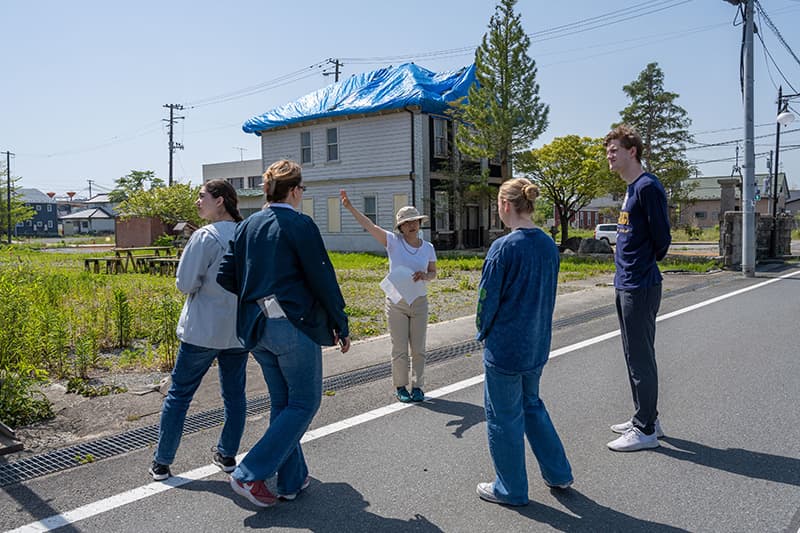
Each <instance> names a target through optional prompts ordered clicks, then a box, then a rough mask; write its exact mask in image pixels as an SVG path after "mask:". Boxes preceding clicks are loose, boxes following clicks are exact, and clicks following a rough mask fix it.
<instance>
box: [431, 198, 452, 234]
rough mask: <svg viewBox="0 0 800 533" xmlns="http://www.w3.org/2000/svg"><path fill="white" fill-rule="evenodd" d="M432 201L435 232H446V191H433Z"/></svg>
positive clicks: (448, 220) (447, 201) (448, 210)
mask: <svg viewBox="0 0 800 533" xmlns="http://www.w3.org/2000/svg"><path fill="white" fill-rule="evenodd" d="M433 201H434V202H435V203H436V215H435V219H434V220H435V223H436V231H448V230H449V229H450V198H449V195H448V194H447V191H435V192H434V193H433Z"/></svg>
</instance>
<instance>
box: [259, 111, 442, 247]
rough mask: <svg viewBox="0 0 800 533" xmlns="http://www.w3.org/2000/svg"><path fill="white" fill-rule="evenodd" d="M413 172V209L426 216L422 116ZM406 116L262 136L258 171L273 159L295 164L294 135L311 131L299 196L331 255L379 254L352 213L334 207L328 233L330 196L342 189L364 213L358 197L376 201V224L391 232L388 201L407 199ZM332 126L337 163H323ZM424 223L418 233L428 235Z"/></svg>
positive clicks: (408, 118) (347, 121)
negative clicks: (336, 219)
mask: <svg viewBox="0 0 800 533" xmlns="http://www.w3.org/2000/svg"><path fill="white" fill-rule="evenodd" d="M413 117H414V118H413V120H414V143H415V148H414V168H413V170H414V172H415V174H416V188H415V193H416V205H417V206H418V208H419V209H420V211H422V212H424V213H425V214H430V213H429V212H428V211H429V209H430V201H429V200H427V194H428V193H429V186H428V185H427V183H428V181H429V175H428V174H429V172H428V171H427V165H426V161H428V153H427V152H428V149H427V146H428V145H427V139H428V136H429V134H428V115H421V114H414V116H413ZM411 120H412V117H411V114H409V113H408V112H405V111H403V112H398V113H392V114H387V115H378V116H373V117H364V118H351V119H342V120H339V121H335V122H321V123H319V124H314V125H312V126H307V127H293V128H289V129H285V130H278V131H272V132H266V133H264V134H262V141H261V149H262V158H263V164H262V166H263V167H264V168H266V167H268V166H269V165H270V164H272V163H273V162H274V161H277V160H279V159H291V160H294V161H300V133H301V132H310V133H311V152H312V160H311V162H310V163H306V164H304V165H303V182H304V183H305V184H306V185H307V186H308V189H307V190H306V192H305V193H304V197H305V198H313V200H314V221H315V222H316V224H317V226H318V227H319V229H320V233H322V237H323V239H324V240H325V245H326V246H327V247H328V249H329V250H336V251H372V252H384V249H383V247H382V246H381V245H380V244H378V243H377V242H376V241H375V239H373V238H372V236H371V235H369V233H367V232H366V231H365V230H364V229H362V228H361V226H359V225H358V223H357V222H356V221H355V219H353V217H352V215H350V213H348V212H347V211H346V210H344V209H342V207H341V204H340V203H338V202H337V203H336V204H332V205H337V207H338V209H340V220H341V231H339V232H330V231H329V230H328V205H329V201H328V200H329V199H330V198H337V199H338V197H339V190H340V189H345V190H346V191H347V193H348V195H349V196H350V199H351V201H352V202H353V205H355V206H356V207H357V208H358V209H359V210H361V211H363V210H364V197H365V196H375V197H376V200H377V210H378V225H379V226H381V227H383V228H384V229H387V230H392V229H393V228H394V215H395V206H394V197H395V195H396V194H403V195H407V197H408V198H409V200H410V199H411V189H412V186H411V181H410V180H409V172H410V171H411V170H412V168H411V165H412V164H411V144H410V143H411ZM333 127H336V128H338V133H339V160H338V161H332V162H328V161H327V160H326V159H327V130H328V128H333ZM428 228H429V224H426V226H425V228H424V229H423V234H424V235H425V237H426V238H428V237H430V232H429V230H428Z"/></svg>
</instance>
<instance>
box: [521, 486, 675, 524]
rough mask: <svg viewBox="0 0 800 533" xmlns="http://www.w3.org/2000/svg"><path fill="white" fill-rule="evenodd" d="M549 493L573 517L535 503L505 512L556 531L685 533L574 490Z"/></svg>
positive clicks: (554, 490) (558, 490)
mask: <svg viewBox="0 0 800 533" xmlns="http://www.w3.org/2000/svg"><path fill="white" fill-rule="evenodd" d="M551 493H552V494H553V496H554V497H555V498H556V499H557V500H558V502H559V503H560V504H561V505H563V506H564V507H566V508H567V509H569V511H570V513H572V514H570V513H565V512H563V511H559V510H558V509H554V508H552V507H549V506H547V505H545V504H543V503H539V502H535V501H531V502H530V503H529V504H528V505H526V506H524V507H508V509H512V510H514V511H516V512H518V513H519V514H520V515H522V516H524V517H526V518H529V519H530V520H532V521H535V522H540V523H542V524H548V525H549V526H550V527H552V528H554V529H557V530H559V531H570V532H572V531H578V532H582V531H586V532H591V533H595V532H597V531H603V532H604V533H607V532H616V531H619V532H623V531H624V532H626V533H629V532H636V531H647V532H648V533H673V532H685V531H687V530H685V529H681V528H677V527H673V526H669V525H666V524H661V523H659V522H653V521H651V520H643V519H641V518H636V517H634V516H631V515H627V514H625V513H621V512H619V511H615V510H613V509H611V508H610V507H606V506H604V505H600V504H599V503H597V502H595V501H594V500H592V499H590V498H588V497H586V496H584V495H583V494H581V493H580V492H578V491H577V490H575V489H567V490H560V489H553V490H551Z"/></svg>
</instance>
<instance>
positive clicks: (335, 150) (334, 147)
mask: <svg viewBox="0 0 800 533" xmlns="http://www.w3.org/2000/svg"><path fill="white" fill-rule="evenodd" d="M326 135H327V139H328V161H338V160H339V128H328V131H327V134H326Z"/></svg>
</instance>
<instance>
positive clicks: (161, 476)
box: [148, 461, 172, 481]
mask: <svg viewBox="0 0 800 533" xmlns="http://www.w3.org/2000/svg"><path fill="white" fill-rule="evenodd" d="M148 472H150V475H151V476H153V480H154V481H164V480H165V479H167V478H168V477H170V476H171V475H172V472H170V471H169V465H162V464H161V463H157V462H155V461H153V464H152V465H150V470H148Z"/></svg>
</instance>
